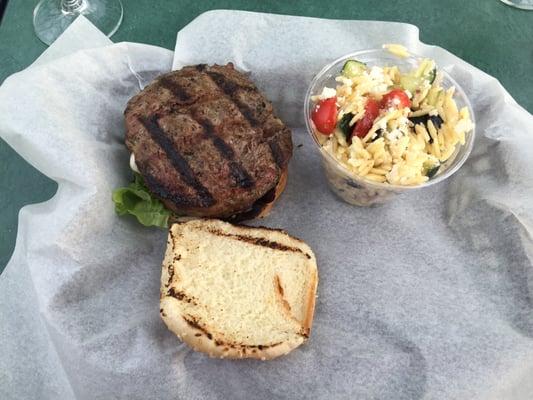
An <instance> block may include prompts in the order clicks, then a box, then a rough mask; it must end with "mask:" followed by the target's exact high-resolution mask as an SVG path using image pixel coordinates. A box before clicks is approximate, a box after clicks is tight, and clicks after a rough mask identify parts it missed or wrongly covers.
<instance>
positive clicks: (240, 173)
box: [160, 64, 255, 189]
mask: <svg viewBox="0 0 533 400" xmlns="http://www.w3.org/2000/svg"><path fill="white" fill-rule="evenodd" d="M205 69H206V65H205V64H199V65H197V66H196V70H197V71H199V72H203V71H204V70H205ZM160 82H161V85H162V86H164V87H165V88H167V89H168V90H170V91H171V92H172V94H174V95H175V96H176V97H177V98H178V99H179V100H180V101H189V100H191V97H190V96H189V95H188V94H187V93H186V91H185V89H184V88H183V87H182V86H181V85H179V84H178V83H176V82H174V81H172V80H170V79H168V78H161V80H160ZM189 116H190V117H191V118H192V119H193V120H194V121H195V122H197V123H198V124H199V125H200V126H201V127H202V129H203V131H204V134H205V136H206V137H207V138H209V139H211V140H212V141H213V144H214V146H215V148H216V149H217V151H218V152H219V153H220V155H221V156H222V157H223V158H225V159H226V160H228V161H229V168H230V173H231V177H232V178H233V180H234V182H235V184H236V185H237V186H239V187H241V188H244V189H247V188H250V187H253V186H254V185H255V182H254V180H253V178H252V177H251V176H250V174H249V173H248V172H247V171H246V170H245V169H244V167H243V166H242V165H240V164H239V163H238V162H236V161H235V152H234V151H233V149H232V148H231V146H229V145H228V144H227V143H226V142H224V140H222V139H221V138H220V137H219V136H217V135H216V133H215V128H214V127H213V124H211V122H210V121H208V120H207V119H205V118H198V117H197V116H195V115H189Z"/></svg>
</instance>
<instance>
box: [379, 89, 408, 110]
mask: <svg viewBox="0 0 533 400" xmlns="http://www.w3.org/2000/svg"><path fill="white" fill-rule="evenodd" d="M391 107H392V108H405V107H411V100H409V97H408V96H407V94H406V93H405V92H404V91H403V90H402V89H394V90H391V91H390V92H389V93H387V94H386V95H385V96H383V98H382V99H381V108H384V109H386V108H391Z"/></svg>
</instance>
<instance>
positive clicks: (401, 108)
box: [311, 59, 473, 186]
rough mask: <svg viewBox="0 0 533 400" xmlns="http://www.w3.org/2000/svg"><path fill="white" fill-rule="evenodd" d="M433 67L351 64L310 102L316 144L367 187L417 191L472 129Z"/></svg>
mask: <svg viewBox="0 0 533 400" xmlns="http://www.w3.org/2000/svg"><path fill="white" fill-rule="evenodd" d="M442 79H443V76H442V74H441V73H440V72H439V70H438V69H437V66H436V64H435V61H433V60H430V59H420V60H419V61H418V65H417V66H415V67H413V68H412V69H411V70H409V71H400V69H399V67H398V66H394V65H388V66H382V67H379V66H373V67H369V66H367V65H365V64H364V63H362V62H360V61H357V60H348V61H346V63H345V64H344V66H343V68H342V70H341V71H339V75H338V76H337V77H336V79H335V80H336V83H337V85H336V87H335V88H330V87H324V88H323V90H322V93H320V94H317V95H315V96H312V97H311V100H312V101H313V102H314V103H315V106H314V109H313V112H312V114H311V119H312V121H313V124H314V126H315V128H316V130H317V131H318V132H319V134H318V135H317V136H318V139H319V141H320V143H321V145H322V146H323V147H324V148H325V149H326V151H327V152H329V153H330V154H331V155H333V157H334V158H335V159H337V160H338V161H339V162H340V163H341V164H342V165H344V166H345V167H346V168H347V169H348V170H349V171H351V172H353V173H354V174H356V175H358V176H360V177H364V178H365V179H368V180H370V181H375V182H383V183H389V184H394V185H406V186H407V185H418V184H421V183H423V182H426V181H427V180H428V179H430V178H431V177H433V176H434V175H435V174H436V173H438V172H439V168H440V167H441V165H442V164H444V163H445V162H446V161H447V160H448V159H449V158H450V157H452V156H453V155H454V154H455V150H456V147H457V146H461V145H464V144H465V134H467V133H468V132H469V131H471V130H472V129H473V123H472V121H471V119H470V115H469V112H468V109H467V108H466V107H464V108H461V109H460V110H459V109H458V107H457V104H456V102H455V100H454V90H455V88H454V87H450V88H447V89H445V88H443V87H442Z"/></svg>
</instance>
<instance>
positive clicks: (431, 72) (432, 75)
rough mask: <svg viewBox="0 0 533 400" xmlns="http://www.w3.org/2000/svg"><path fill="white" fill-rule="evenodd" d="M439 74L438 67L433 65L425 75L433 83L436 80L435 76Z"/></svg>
mask: <svg viewBox="0 0 533 400" xmlns="http://www.w3.org/2000/svg"><path fill="white" fill-rule="evenodd" d="M436 76H437V67H433V68H432V69H430V70H429V72H428V73H427V74H425V75H424V78H425V79H426V80H427V81H428V82H429V84H430V85H431V84H432V83H433V82H435V77H436Z"/></svg>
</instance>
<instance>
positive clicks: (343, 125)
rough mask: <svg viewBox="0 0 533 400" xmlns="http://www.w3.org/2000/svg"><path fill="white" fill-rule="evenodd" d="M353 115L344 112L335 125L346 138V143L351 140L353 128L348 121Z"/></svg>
mask: <svg viewBox="0 0 533 400" xmlns="http://www.w3.org/2000/svg"><path fill="white" fill-rule="evenodd" d="M353 117H354V114H352V113H348V114H344V115H343V116H342V118H341V120H340V121H339V122H338V124H337V127H338V128H339V129H340V131H341V132H342V134H343V135H344V137H345V138H346V141H347V142H348V143H351V141H352V130H353V128H352V127H351V126H350V121H351V120H352V118H353Z"/></svg>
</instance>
